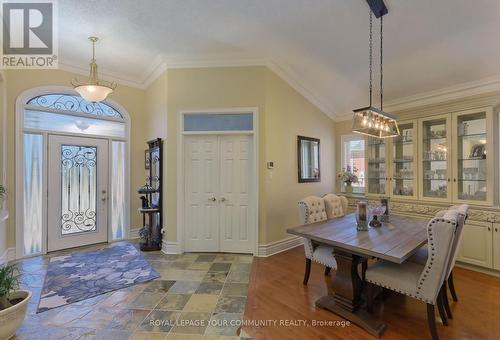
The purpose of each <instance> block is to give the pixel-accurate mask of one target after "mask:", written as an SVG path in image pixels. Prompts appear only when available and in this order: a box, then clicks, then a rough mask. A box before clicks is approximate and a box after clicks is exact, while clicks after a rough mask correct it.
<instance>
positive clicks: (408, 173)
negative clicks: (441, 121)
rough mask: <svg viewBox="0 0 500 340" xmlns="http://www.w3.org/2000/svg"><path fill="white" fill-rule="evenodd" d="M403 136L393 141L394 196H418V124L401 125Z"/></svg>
mask: <svg viewBox="0 0 500 340" xmlns="http://www.w3.org/2000/svg"><path fill="white" fill-rule="evenodd" d="M399 131H400V132H401V135H400V136H399V137H396V138H394V139H393V140H392V177H391V184H392V185H391V186H392V195H394V196H398V197H401V198H404V197H406V198H414V197H415V196H416V186H415V184H416V183H417V182H416V175H417V174H416V168H415V165H416V164H417V163H416V145H417V144H416V140H417V135H416V124H415V123H414V122H408V123H404V122H403V123H399Z"/></svg>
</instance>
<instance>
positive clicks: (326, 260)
mask: <svg viewBox="0 0 500 340" xmlns="http://www.w3.org/2000/svg"><path fill="white" fill-rule="evenodd" d="M298 205H299V218H300V223H301V224H310V223H315V222H321V221H326V220H327V219H328V216H327V213H326V208H325V202H324V200H323V199H322V198H320V197H316V196H308V197H306V198H304V199H302V200H301V201H299V203H298ZM303 241H304V252H305V255H306V269H305V272H304V281H303V283H304V285H307V282H308V281H309V276H310V274H311V262H312V261H315V262H318V263H321V264H322V265H324V266H325V275H328V274H329V273H330V270H331V268H337V262H336V261H335V257H334V256H333V247H329V246H325V245H319V246H313V244H312V242H311V240H309V239H306V238H303Z"/></svg>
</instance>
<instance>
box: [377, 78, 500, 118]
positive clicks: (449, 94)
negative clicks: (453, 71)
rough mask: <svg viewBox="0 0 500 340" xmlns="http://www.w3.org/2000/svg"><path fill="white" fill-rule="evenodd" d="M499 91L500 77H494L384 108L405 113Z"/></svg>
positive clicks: (402, 100) (419, 94)
mask: <svg viewBox="0 0 500 340" xmlns="http://www.w3.org/2000/svg"><path fill="white" fill-rule="evenodd" d="M497 91H500V76H493V77H488V78H483V79H479V80H474V81H470V82H465V83H461V84H457V85H453V86H449V87H444V88H441V89H437V90H433V91H427V92H421V93H417V94H415V95H411V96H406V97H402V98H398V99H394V100H390V101H388V102H387V103H385V105H384V108H386V109H387V110H388V111H393V112H395V111H403V110H407V109H411V108H416V107H422V106H428V105H433V104H439V103H443V102H447V101H452V100H457V99H463V98H464V97H472V96H475V95H480V94H484V93H489V92H497Z"/></svg>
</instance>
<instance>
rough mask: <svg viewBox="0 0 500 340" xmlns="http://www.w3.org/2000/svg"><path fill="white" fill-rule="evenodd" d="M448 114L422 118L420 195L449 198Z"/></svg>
mask: <svg viewBox="0 0 500 340" xmlns="http://www.w3.org/2000/svg"><path fill="white" fill-rule="evenodd" d="M449 128H450V120H449V115H445V116H440V117H434V118H431V119H429V120H422V124H421V136H422V148H421V150H422V152H421V157H422V158H421V159H422V162H421V164H422V165H421V172H420V177H421V178H422V187H421V196H422V197H424V198H428V199H437V200H449V199H450V187H449V186H448V183H449V182H450V176H449V166H448V164H449V163H448V158H449V153H448V150H449V147H450V145H449V144H450V136H449V134H448V132H449Z"/></svg>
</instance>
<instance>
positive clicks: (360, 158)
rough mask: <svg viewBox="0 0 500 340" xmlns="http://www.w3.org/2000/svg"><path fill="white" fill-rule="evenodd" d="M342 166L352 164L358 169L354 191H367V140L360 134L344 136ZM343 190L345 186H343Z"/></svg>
mask: <svg viewBox="0 0 500 340" xmlns="http://www.w3.org/2000/svg"><path fill="white" fill-rule="evenodd" d="M341 154H342V159H341V162H342V163H341V168H346V167H347V166H350V167H351V169H356V170H357V175H358V180H359V181H358V183H353V184H352V188H353V192H358V193H362V192H364V191H365V140H364V139H363V137H362V136H359V135H344V136H342V151H341ZM342 190H344V187H343V186H342Z"/></svg>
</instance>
